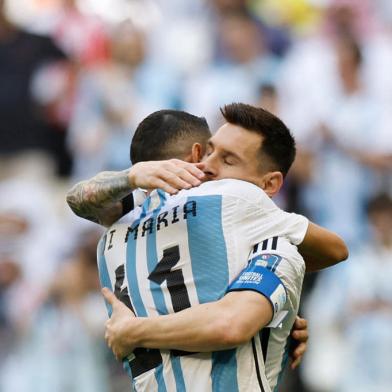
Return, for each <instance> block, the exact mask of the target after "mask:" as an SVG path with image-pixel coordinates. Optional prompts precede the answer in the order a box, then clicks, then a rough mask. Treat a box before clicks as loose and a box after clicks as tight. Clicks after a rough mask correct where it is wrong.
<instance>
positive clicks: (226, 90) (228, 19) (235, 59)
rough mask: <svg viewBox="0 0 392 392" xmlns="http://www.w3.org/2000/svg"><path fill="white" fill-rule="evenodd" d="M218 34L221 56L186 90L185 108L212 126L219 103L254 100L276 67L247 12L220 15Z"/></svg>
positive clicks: (274, 60) (252, 101)
mask: <svg viewBox="0 0 392 392" xmlns="http://www.w3.org/2000/svg"><path fill="white" fill-rule="evenodd" d="M218 34H219V35H218V41H220V42H221V49H222V56H221V58H220V59H218V60H217V61H216V62H214V63H212V64H211V65H210V66H209V67H207V68H206V69H203V70H201V72H200V73H198V74H196V75H195V76H194V77H193V78H191V79H190V80H189V83H188V85H187V88H186V92H185V107H186V109H187V110H189V111H191V112H196V113H197V114H199V115H204V116H206V118H207V120H208V122H209V124H210V127H211V129H215V127H216V126H217V119H218V108H219V106H222V105H224V104H225V103H227V102H234V101H238V102H247V103H253V104H254V103H256V102H257V99H258V96H259V86H260V85H261V84H263V83H272V82H273V81H275V79H276V78H277V74H278V66H279V61H278V59H277V58H276V57H275V56H273V55H272V54H271V53H270V52H269V51H268V48H267V47H266V46H265V41H264V39H263V38H264V37H263V35H262V34H261V32H260V29H259V27H258V25H257V23H256V22H255V20H254V19H253V18H251V17H250V16H249V15H248V14H246V13H242V12H241V13H228V14H224V15H222V17H221V18H220V21H219V31H218Z"/></svg>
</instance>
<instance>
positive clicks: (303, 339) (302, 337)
mask: <svg viewBox="0 0 392 392" xmlns="http://www.w3.org/2000/svg"><path fill="white" fill-rule="evenodd" d="M291 336H292V338H293V339H294V340H295V341H294V343H295V346H294V349H293V352H292V353H291V365H290V367H291V369H292V370H294V369H295V368H296V367H298V366H299V364H300V363H301V360H302V357H303V355H304V354H305V351H306V348H307V341H308V338H309V331H308V321H307V320H306V319H303V318H301V317H298V316H297V318H296V319H295V323H294V325H293V328H292V330H291Z"/></svg>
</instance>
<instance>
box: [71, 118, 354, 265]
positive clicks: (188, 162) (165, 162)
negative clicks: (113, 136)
mask: <svg viewBox="0 0 392 392" xmlns="http://www.w3.org/2000/svg"><path fill="white" fill-rule="evenodd" d="M210 138H211V132H210V130H209V127H208V124H207V122H206V120H205V119H204V118H200V117H196V116H193V115H191V114H189V113H186V112H182V111H178V110H161V111H157V112H154V113H152V114H150V115H149V116H147V117H146V118H145V119H144V120H143V121H142V122H141V123H140V124H139V126H138V127H137V130H136V132H135V135H134V137H133V139H132V143H131V161H132V164H133V166H132V167H131V168H130V169H128V170H124V171H121V172H102V173H99V174H98V175H96V176H95V177H93V178H91V179H89V180H85V181H81V182H79V183H77V184H76V185H75V186H74V187H72V189H70V191H69V192H68V193H67V202H68V205H69V206H70V208H71V209H72V211H73V212H74V213H75V214H76V215H78V216H80V217H81V218H84V219H88V220H90V221H92V222H95V223H98V224H101V225H103V226H105V227H109V226H110V225H112V224H113V223H114V222H116V221H117V220H118V219H120V218H121V217H122V216H123V215H125V214H126V213H128V212H129V211H130V210H131V209H132V208H133V207H134V206H136V205H139V204H142V203H143V201H144V200H145V198H146V193H145V192H143V191H140V189H138V188H142V189H155V188H160V189H163V190H164V191H165V192H168V193H170V194H174V193H177V192H178V191H179V190H181V189H187V188H190V187H192V186H198V185H200V184H201V181H203V180H205V175H204V173H203V171H202V170H200V169H199V168H198V167H197V164H198V163H199V162H200V161H201V160H202V157H203V156H204V155H205V152H206V150H207V142H208V140H209V139H210ZM263 186H264V185H263ZM265 190H266V192H267V194H268V193H269V192H270V191H269V190H268V189H265ZM132 192H133V193H132ZM299 251H300V253H301V255H302V256H303V257H304V259H305V262H306V270H307V272H309V271H317V270H320V269H323V268H327V267H330V266H332V265H333V264H335V263H338V262H340V261H342V260H344V259H345V258H347V248H346V246H345V244H344V242H343V241H342V240H341V239H340V238H339V237H338V236H337V235H335V234H334V233H331V232H330V231H328V230H325V229H323V228H321V227H320V226H317V225H315V224H314V223H312V222H309V226H308V230H307V232H306V235H305V238H304V241H303V242H302V243H301V244H300V245H299Z"/></svg>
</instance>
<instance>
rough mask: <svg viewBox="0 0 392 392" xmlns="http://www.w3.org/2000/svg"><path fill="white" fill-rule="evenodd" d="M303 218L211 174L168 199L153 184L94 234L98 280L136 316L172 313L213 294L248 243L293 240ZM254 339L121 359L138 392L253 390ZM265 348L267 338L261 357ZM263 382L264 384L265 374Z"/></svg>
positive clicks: (235, 269) (260, 365)
mask: <svg viewBox="0 0 392 392" xmlns="http://www.w3.org/2000/svg"><path fill="white" fill-rule="evenodd" d="M307 225H308V221H307V219H306V218H304V217H302V216H300V215H296V214H288V213H286V212H284V211H282V210H280V209H279V208H278V207H277V206H276V205H275V204H274V202H273V201H272V200H271V199H270V198H269V197H268V196H267V195H266V194H265V193H264V192H263V191H262V190H261V189H260V188H258V187H256V186H255V185H253V184H250V183H247V182H244V181H240V180H220V181H210V182H206V183H204V184H202V185H201V186H199V187H197V188H192V189H190V190H183V191H181V192H179V193H178V194H177V195H174V196H168V195H166V194H164V193H163V192H162V191H160V190H158V191H154V192H153V193H152V194H151V195H150V197H148V198H147V199H146V201H145V202H144V204H143V205H142V206H140V207H137V208H136V209H134V210H133V211H132V212H131V213H130V214H128V215H127V216H126V218H125V219H124V218H123V219H122V220H121V222H118V223H116V224H114V225H113V226H112V227H110V228H109V229H108V230H107V232H106V234H105V235H104V236H103V237H102V238H101V240H100V242H99V244H98V267H99V276H100V282H101V285H102V286H104V287H108V288H109V289H111V290H112V291H114V292H115V294H116V296H117V297H118V298H120V299H121V300H122V301H123V302H124V303H125V304H126V305H127V306H128V307H129V308H130V309H131V310H132V311H133V312H134V313H135V314H136V315H137V316H139V317H146V316H157V315H164V314H169V313H173V312H178V311H180V310H183V309H185V308H187V307H190V306H194V305H197V304H200V303H206V302H212V301H216V300H218V299H220V298H221V297H222V296H223V295H224V294H225V292H226V290H227V288H228V285H229V283H230V282H232V281H233V280H234V279H235V278H236V277H237V275H238V274H239V273H240V272H241V271H242V270H243V269H244V268H245V267H246V266H247V265H248V261H249V255H252V252H253V250H254V249H255V244H259V243H262V242H263V241H264V240H265V239H268V238H273V237H282V238H286V239H287V241H288V242H291V243H292V244H294V245H297V244H299V243H300V242H302V240H303V237H304V235H305V232H306V229H307ZM262 247H263V245H261V248H262ZM281 264H282V266H283V264H284V263H281ZM281 270H282V271H283V268H281ZM108 310H109V314H110V309H108ZM271 335H272V334H271ZM256 340H257V342H255V341H253V345H252V343H251V342H249V343H248V344H245V345H243V346H240V347H238V348H236V349H232V350H225V351H219V352H212V353H200V354H190V353H185V352H179V351H176V350H147V349H141V348H138V349H136V350H135V351H134V355H133V356H132V357H129V358H130V359H129V360H126V361H124V366H125V367H126V368H127V370H128V372H129V374H130V376H131V378H132V383H133V384H132V385H133V388H134V390H136V391H152V392H153V391H186V392H193V391H195V392H196V391H197V392H199V391H214V392H220V391H222V392H223V391H224V392H230V391H260V390H261V389H260V383H259V377H258V373H260V374H263V377H264V379H265V375H266V370H265V367H264V362H263V356H262V355H258V356H257V355H256V356H257V358H256V360H255V350H256V354H257V352H258V351H260V350H259V349H260V347H261V340H260V338H259V337H256ZM278 340H279V339H278ZM255 344H256V345H258V346H260V347H256V348H255V346H254V345H255ZM272 345H273V339H272V338H271V336H270V337H269V339H268V347H271V350H269V353H268V352H267V360H268V355H269V356H270V357H271V358H272V355H273V354H272V352H275V351H276V349H272ZM274 357H275V354H274ZM273 362H274V363H275V362H276V360H275V359H274V361H273ZM271 363H272V362H271ZM279 366H280V364H279ZM279 370H280V367H279ZM263 388H264V389H265V390H266V391H269V390H270V389H269V382H268V381H266V380H264V386H263Z"/></svg>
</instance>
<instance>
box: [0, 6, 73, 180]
mask: <svg viewBox="0 0 392 392" xmlns="http://www.w3.org/2000/svg"><path fill="white" fill-rule="evenodd" d="M64 59H65V55H64V54H63V52H62V51H61V50H60V49H58V48H57V47H56V45H55V44H54V43H53V41H52V40H51V39H50V38H48V37H43V36H38V35H34V34H31V33H28V32H25V31H23V30H21V29H19V28H18V27H16V26H14V25H13V24H12V23H11V22H10V21H9V20H8V19H7V17H6V15H5V7H4V0H0V86H1V88H0V159H2V161H3V163H2V165H3V164H5V163H6V161H5V160H4V159H6V158H10V157H12V156H15V154H18V153H22V152H25V151H31V150H33V151H40V152H42V151H44V152H46V153H49V154H50V155H51V156H52V157H53V158H54V159H56V161H57V163H58V166H59V171H60V172H61V173H63V174H64V173H66V172H67V171H69V169H70V167H69V166H70V157H69V154H68V153H67V151H66V148H65V142H64V140H65V130H64V129H63V128H61V127H58V126H57V124H53V123H51V122H50V120H49V119H48V118H47V117H46V115H45V111H44V110H43V108H42V107H40V106H39V105H37V103H36V102H35V101H34V99H33V98H32V94H31V83H32V79H33V76H34V74H35V72H37V70H38V69H39V68H40V67H42V66H43V65H47V64H48V63H49V62H53V61H63V60H64Z"/></svg>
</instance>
